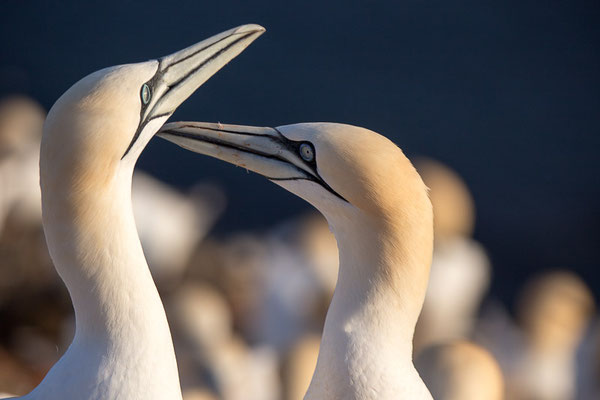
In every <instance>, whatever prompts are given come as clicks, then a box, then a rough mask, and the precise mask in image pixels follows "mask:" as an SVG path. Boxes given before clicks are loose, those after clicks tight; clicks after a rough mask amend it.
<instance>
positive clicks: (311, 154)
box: [298, 143, 315, 162]
mask: <svg viewBox="0 0 600 400" xmlns="http://www.w3.org/2000/svg"><path fill="white" fill-rule="evenodd" d="M298 152H299V153H300V157H302V159H303V160H304V161H307V162H311V161H313V160H314V159H315V149H314V148H313V147H312V145H311V144H309V143H302V144H301V145H300V148H299V149H298Z"/></svg>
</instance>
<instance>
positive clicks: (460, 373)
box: [415, 340, 504, 400]
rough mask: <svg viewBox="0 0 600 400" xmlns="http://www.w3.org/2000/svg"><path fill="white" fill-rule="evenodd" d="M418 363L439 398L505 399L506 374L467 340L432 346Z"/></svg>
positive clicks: (429, 385) (418, 358)
mask: <svg viewBox="0 0 600 400" xmlns="http://www.w3.org/2000/svg"><path fill="white" fill-rule="evenodd" d="M415 365H416V367H417V370H418V371H419V374H421V376H422V377H423V380H424V381H425V383H426V384H427V387H428V388H429V390H430V391H431V394H432V395H433V397H434V398H435V399H436V400H484V399H485V400H503V399H504V378H503V377H502V371H501V370H500V366H499V365H498V363H497V362H496V360H495V359H494V357H493V356H492V355H491V354H490V353H489V352H488V351H487V350H485V349H484V348H483V347H481V346H478V345H476V344H475V343H472V342H468V341H466V340H455V341H450V342H446V343H442V344H436V345H434V346H429V347H427V348H426V349H425V350H423V351H422V352H420V353H419V354H418V355H417V357H416V359H415Z"/></svg>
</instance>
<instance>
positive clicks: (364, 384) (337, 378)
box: [305, 216, 431, 400]
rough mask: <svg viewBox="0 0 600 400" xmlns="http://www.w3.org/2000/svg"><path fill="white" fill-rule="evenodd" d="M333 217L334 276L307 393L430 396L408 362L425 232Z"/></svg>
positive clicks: (423, 274) (423, 281) (424, 274)
mask: <svg viewBox="0 0 600 400" xmlns="http://www.w3.org/2000/svg"><path fill="white" fill-rule="evenodd" d="M336 222H337V224H336V225H334V226H333V229H334V233H335V235H336V238H337V241H338V248H339V251H340V271H339V277H338V282H337V286H336V289H335V294H334V296H333V300H332V302H331V305H330V307H329V311H328V313H327V319H326V321H325V327H324V331H323V338H322V341H321V349H320V352H319V358H318V363H317V368H316V371H315V374H314V376H313V380H312V382H311V385H310V387H309V390H308V392H307V395H306V397H305V399H307V400H308V399H342V398H343V399H382V400H386V399H396V400H398V399H400V400H402V399H418V400H421V399H431V395H430V394H429V391H428V390H427V388H426V387H425V385H424V383H423V382H422V380H421V378H420V377H419V375H418V373H417V372H416V370H415V368H414V366H413V363H412V339H413V333H414V328H415V324H416V321H417V318H418V315H419V312H420V311H421V307H422V304H423V299H424V296H425V290H426V286H427V279H428V276H429V263H430V260H431V247H430V245H428V244H427V242H428V241H430V239H429V238H428V237H427V236H422V235H421V234H420V232H411V233H413V234H414V236H413V237H409V236H406V235H401V234H399V232H401V231H402V230H395V229H384V228H381V227H380V226H377V225H376V224H373V223H372V222H371V221H369V220H367V219H366V218H364V219H363V218H360V217H358V216H354V217H353V218H352V219H346V220H345V221H342V222H341V223H340V221H336ZM357 227H360V228H358V229H357ZM427 228H428V227H425V228H424V229H423V231H422V232H423V234H425V235H426V232H427ZM423 242H424V243H425V245H423V244H422V243H423ZM413 245H416V247H412V246H413Z"/></svg>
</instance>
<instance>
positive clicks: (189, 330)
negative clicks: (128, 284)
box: [167, 284, 280, 400]
mask: <svg viewBox="0 0 600 400" xmlns="http://www.w3.org/2000/svg"><path fill="white" fill-rule="evenodd" d="M167 310H168V311H169V314H170V315H172V316H173V319H174V321H175V325H174V330H175V331H176V332H177V329H176V328H179V329H178V330H179V331H181V335H180V336H184V338H183V339H182V340H179V341H178V344H176V346H175V348H176V351H177V353H178V354H180V356H178V360H179V362H180V363H181V362H182V360H183V362H184V363H185V364H187V365H188V368H187V369H188V374H187V375H190V374H191V375H194V376H186V375H183V376H182V380H183V383H184V385H185V384H186V380H190V381H192V382H191V383H192V384H194V383H196V382H194V381H197V380H198V379H199V378H201V375H202V369H201V368H200V367H203V369H205V370H207V371H208V374H209V375H210V377H211V380H212V381H213V382H210V383H212V384H214V386H215V392H216V393H218V394H219V395H220V396H219V397H220V398H222V399H224V400H276V399H279V398H280V388H279V369H278V362H277V354H276V353H275V351H274V350H272V349H269V348H267V347H264V346H262V347H261V346H259V347H254V348H251V347H249V346H248V345H247V344H246V343H245V342H244V340H243V339H242V338H240V337H239V336H238V335H236V334H234V332H233V320H232V316H231V311H230V309H229V306H228V304H227V303H226V301H225V299H224V298H223V297H222V296H221V295H220V294H219V293H218V292H217V291H216V290H215V289H213V288H211V287H210V286H207V285H198V284H185V285H184V286H182V287H180V288H179V289H178V290H177V291H176V292H175V293H174V295H173V298H172V299H171V300H170V301H169V303H168V305H167ZM190 364H195V365H190ZM201 383H204V384H206V382H201Z"/></svg>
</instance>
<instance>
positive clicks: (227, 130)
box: [163, 124, 277, 137]
mask: <svg viewBox="0 0 600 400" xmlns="http://www.w3.org/2000/svg"><path fill="white" fill-rule="evenodd" d="M183 128H192V129H205V130H207V131H212V132H225V133H233V134H238V135H247V136H257V137H271V136H269V135H261V134H259V133H252V132H246V131H234V130H231V129H219V128H210V127H207V126H199V125H192V124H183V125H177V129H183ZM268 129H273V130H274V131H277V129H275V128H268ZM163 132H166V131H163Z"/></svg>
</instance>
